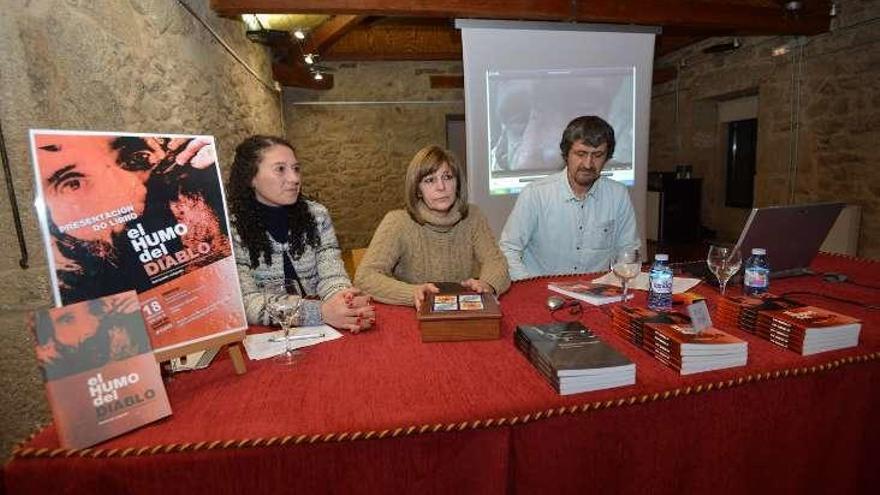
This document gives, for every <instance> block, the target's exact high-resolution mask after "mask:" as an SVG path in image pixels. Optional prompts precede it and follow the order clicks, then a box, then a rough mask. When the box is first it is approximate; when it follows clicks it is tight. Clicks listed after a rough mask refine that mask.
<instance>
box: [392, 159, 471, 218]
mask: <svg viewBox="0 0 880 495" xmlns="http://www.w3.org/2000/svg"><path fill="white" fill-rule="evenodd" d="M444 163H445V164H447V165H449V170H450V171H451V172H452V175H453V176H455V199H456V200H457V201H458V211H459V212H460V213H461V218H465V217H467V214H468V197H467V182H466V181H465V177H464V174H462V172H461V167H460V166H459V165H458V161H457V160H456V159H455V155H453V154H452V152H451V151H449V150H447V149H444V148H441V147H440V146H437V145H433V144H432V145H430V146H425V147H424V148H422V149H420V150H419V151H418V152H416V154H415V156H413V158H412V160H410V162H409V167H407V169H406V178H405V179H404V202H405V203H406V211H407V212H408V213H409V216H410V217H412V219H413V220H415V221H416V222H418V223H419V224H420V225H421V224H424V223H425V220H424V219H423V218H422V217H421V215H419V213H418V204H419V202H420V201H422V198H421V192H420V191H419V184H420V183H421V182H422V179H424V178H425V177H427V176H429V175H431V174H433V173H434V172H436V171H437V170H439V169H440V167H442V166H443V164H444Z"/></svg>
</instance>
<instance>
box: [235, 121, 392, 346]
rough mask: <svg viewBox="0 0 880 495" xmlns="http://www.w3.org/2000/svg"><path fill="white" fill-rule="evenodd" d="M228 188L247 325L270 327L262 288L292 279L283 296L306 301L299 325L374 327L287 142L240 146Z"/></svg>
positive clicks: (254, 140) (263, 140)
mask: <svg viewBox="0 0 880 495" xmlns="http://www.w3.org/2000/svg"><path fill="white" fill-rule="evenodd" d="M226 190H227V194H228V195H229V210H230V213H231V219H232V228H233V232H232V238H233V247H234V250H235V260H236V264H237V265H238V276H239V280H240V282H241V292H242V298H243V299H244V306H245V311H246V313H247V320H248V323H252V324H259V325H268V324H270V323H271V322H270V318H269V315H268V314H267V313H266V310H265V309H266V301H264V295H263V291H262V287H263V286H264V285H267V284H270V283H272V282H273V281H278V280H292V281H293V282H294V283H293V285H294V287H293V288H292V289H288V292H290V293H289V294H284V296H286V297H290V298H302V299H303V300H302V304H301V306H300V322H299V323H300V324H301V325H318V324H321V323H326V324H328V325H331V326H333V327H336V328H341V329H347V330H350V331H352V332H359V331H361V330H364V329H366V328H369V327H370V326H371V325H372V324H373V323H374V322H375V313H374V308H373V306H371V305H370V298H369V296H366V295H362V294H361V293H360V291H359V290H357V289H355V288H353V287H352V286H351V281H350V280H349V279H348V276H347V275H346V273H345V267H344V266H343V264H342V260H341V259H340V256H339V255H340V251H339V244H338V243H337V241H336V234H335V232H334V231H333V224H332V222H331V221H330V214H329V213H328V211H327V208H325V207H324V206H323V205H321V204H319V203H316V202H314V201H311V200H308V199H306V198H305V197H303V195H302V194H301V192H302V176H301V171H300V164H299V161H298V160H297V158H296V154H295V152H294V148H293V146H291V144H290V143H288V142H287V141H285V140H284V139H282V138H279V137H274V136H251V137H249V138H247V139H245V140H244V141H242V143H241V144H239V145H238V147H237V148H236V149H235V159H234V161H233V163H232V170H231V171H230V174H229V182H228V184H227V189H226ZM294 292H295V293H294ZM280 295H281V294H279V296H280Z"/></svg>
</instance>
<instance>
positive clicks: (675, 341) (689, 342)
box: [645, 323, 746, 356]
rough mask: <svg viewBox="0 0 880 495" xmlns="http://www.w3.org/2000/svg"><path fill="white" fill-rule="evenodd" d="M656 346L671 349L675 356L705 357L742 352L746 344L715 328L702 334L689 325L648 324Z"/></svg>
mask: <svg viewBox="0 0 880 495" xmlns="http://www.w3.org/2000/svg"><path fill="white" fill-rule="evenodd" d="M645 327H646V329H649V330H650V332H651V337H652V339H653V341H654V344H655V345H656V346H658V347H662V348H665V349H669V350H670V351H671V352H672V353H673V354H675V355H680V356H684V355H690V354H693V355H705V354H719V353H729V352H742V351H744V350H745V349H746V342H745V341H744V340H742V339H739V338H737V337H734V336H733V335H730V334H729V333H727V332H725V331H723V330H719V329H717V328H714V327H710V328H707V329H705V330H703V331H702V332H700V333H696V332H694V331H693V328H692V327H690V326H689V325H682V324H672V323H646V324H645Z"/></svg>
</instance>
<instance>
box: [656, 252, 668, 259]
mask: <svg viewBox="0 0 880 495" xmlns="http://www.w3.org/2000/svg"><path fill="white" fill-rule="evenodd" d="M654 259H655V260H657V261H669V255H668V254H663V253H657V254H655V255H654Z"/></svg>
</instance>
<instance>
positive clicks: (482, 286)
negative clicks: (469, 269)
mask: <svg viewBox="0 0 880 495" xmlns="http://www.w3.org/2000/svg"><path fill="white" fill-rule="evenodd" d="M461 286H462V287H465V288H468V289H470V290H472V291H474V292H476V293H478V294H482V293H484V292H485V293H487V294H494V293H495V288H494V287H492V286H491V285H489V284H487V283H486V282H483V281H482V280H480V279H476V278H469V279H467V280H465V281H464V282H462V283H461Z"/></svg>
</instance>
